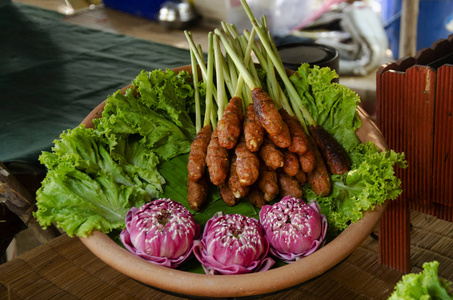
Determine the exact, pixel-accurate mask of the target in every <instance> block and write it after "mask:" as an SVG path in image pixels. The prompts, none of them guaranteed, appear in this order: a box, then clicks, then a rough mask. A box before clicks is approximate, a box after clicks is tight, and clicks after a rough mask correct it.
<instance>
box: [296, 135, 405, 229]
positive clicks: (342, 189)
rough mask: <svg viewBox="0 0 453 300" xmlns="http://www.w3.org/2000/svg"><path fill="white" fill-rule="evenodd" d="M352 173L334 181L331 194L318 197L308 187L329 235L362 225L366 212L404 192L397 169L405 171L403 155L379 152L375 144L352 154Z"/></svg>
mask: <svg viewBox="0 0 453 300" xmlns="http://www.w3.org/2000/svg"><path fill="white" fill-rule="evenodd" d="M351 156H352V157H353V160H352V161H353V164H352V167H351V170H350V171H349V172H347V173H345V174H343V175H334V176H332V178H331V181H332V192H331V193H330V195H329V196H327V197H318V196H317V195H316V194H315V193H314V192H313V191H312V190H311V187H310V186H309V185H307V186H305V187H304V192H305V195H306V197H307V199H316V200H317V201H318V203H319V204H320V206H321V210H322V212H323V214H325V215H326V217H327V220H328V223H329V232H330V233H331V234H332V235H337V234H339V233H340V232H341V231H343V230H344V229H346V227H348V225H349V224H351V223H355V222H357V221H359V220H360V219H361V218H362V217H363V215H364V213H365V211H367V210H373V209H375V207H376V205H382V204H383V203H384V202H385V201H386V200H387V199H391V200H394V199H396V198H397V197H398V196H399V195H400V194H401V192H402V190H401V181H400V179H399V178H398V177H396V176H395V172H394V166H395V165H398V166H399V167H402V168H404V167H406V161H405V159H404V154H400V153H396V152H395V151H393V150H390V151H380V149H379V148H377V147H376V146H375V145H374V144H373V143H372V142H368V143H366V144H359V145H357V147H356V148H355V150H354V151H352V152H351Z"/></svg>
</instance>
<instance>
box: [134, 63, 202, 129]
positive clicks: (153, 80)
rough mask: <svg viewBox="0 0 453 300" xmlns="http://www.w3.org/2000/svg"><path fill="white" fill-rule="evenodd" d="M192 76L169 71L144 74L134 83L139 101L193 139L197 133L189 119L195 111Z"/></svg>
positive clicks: (143, 72)
mask: <svg viewBox="0 0 453 300" xmlns="http://www.w3.org/2000/svg"><path fill="white" fill-rule="evenodd" d="M189 79H190V75H189V73H187V72H185V71H182V72H179V73H175V72H174V71H172V70H170V69H167V70H166V71H165V72H164V71H162V70H160V69H158V70H154V71H152V72H145V71H142V72H141V73H140V74H139V75H138V76H137V77H136V78H135V79H134V81H133V82H132V85H133V86H134V87H135V88H136V92H137V93H138V98H137V100H138V101H139V102H140V103H142V104H143V105H145V106H147V107H149V108H150V109H152V110H154V111H155V112H157V113H159V114H161V115H165V116H168V118H169V119H170V120H172V121H173V122H174V124H176V125H177V126H178V127H179V128H181V129H182V130H186V131H187V133H188V134H190V135H191V137H192V138H194V137H195V134H196V130H195V127H194V125H193V122H192V121H191V119H190V117H189V112H190V111H191V110H193V107H194V100H193V99H194V98H193V93H194V89H193V85H192V84H191V83H190V81H189Z"/></svg>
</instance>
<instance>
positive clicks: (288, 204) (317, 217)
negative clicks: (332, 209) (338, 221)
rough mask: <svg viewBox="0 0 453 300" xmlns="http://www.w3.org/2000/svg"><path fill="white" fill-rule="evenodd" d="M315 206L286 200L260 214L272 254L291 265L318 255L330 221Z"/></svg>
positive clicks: (286, 198) (300, 201)
mask: <svg viewBox="0 0 453 300" xmlns="http://www.w3.org/2000/svg"><path fill="white" fill-rule="evenodd" d="M320 210H321V209H320V207H319V205H318V204H317V203H316V202H310V203H309V204H306V203H305V202H304V201H303V200H301V199H297V198H295V197H284V198H283V199H282V200H280V201H279V202H277V203H275V204H274V205H272V206H271V205H265V206H263V207H262V209H261V211H260V222H261V225H262V226H263V228H264V231H265V233H266V236H267V238H268V240H269V242H270V244H271V248H270V253H271V254H272V255H274V256H275V257H278V258H280V259H282V260H283V261H285V262H287V263H290V262H293V261H296V260H298V259H300V258H302V257H305V256H308V255H309V254H311V253H313V252H314V251H316V249H318V248H319V246H321V244H322V242H323V241H324V238H325V236H326V231H327V219H326V217H325V216H324V215H322V214H320Z"/></svg>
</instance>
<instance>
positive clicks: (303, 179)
mask: <svg viewBox="0 0 453 300" xmlns="http://www.w3.org/2000/svg"><path fill="white" fill-rule="evenodd" d="M294 178H296V180H297V182H298V183H299V186H300V187H302V186H304V185H305V183H306V182H307V174H305V173H304V171H302V170H301V169H299V171H297V174H296V175H295V176H294Z"/></svg>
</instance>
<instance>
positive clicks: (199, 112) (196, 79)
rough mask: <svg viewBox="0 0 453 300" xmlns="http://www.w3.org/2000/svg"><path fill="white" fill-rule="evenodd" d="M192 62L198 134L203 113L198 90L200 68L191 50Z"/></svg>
mask: <svg viewBox="0 0 453 300" xmlns="http://www.w3.org/2000/svg"><path fill="white" fill-rule="evenodd" d="M190 62H191V65H192V81H193V91H194V92H193V93H194V98H195V129H196V130H197V132H199V131H200V130H201V111H200V93H199V90H198V68H197V62H196V58H195V54H194V53H193V51H192V50H190Z"/></svg>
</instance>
